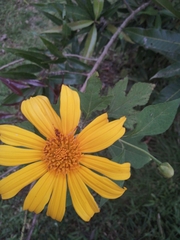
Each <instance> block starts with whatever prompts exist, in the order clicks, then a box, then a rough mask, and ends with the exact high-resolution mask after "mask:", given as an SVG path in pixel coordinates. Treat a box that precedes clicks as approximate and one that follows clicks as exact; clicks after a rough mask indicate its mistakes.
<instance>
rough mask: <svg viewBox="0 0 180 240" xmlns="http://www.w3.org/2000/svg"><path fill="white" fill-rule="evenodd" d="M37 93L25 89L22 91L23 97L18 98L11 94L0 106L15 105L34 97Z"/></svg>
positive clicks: (33, 90) (33, 89) (31, 89)
mask: <svg viewBox="0 0 180 240" xmlns="http://www.w3.org/2000/svg"><path fill="white" fill-rule="evenodd" d="M36 91H37V89H36V88H34V87H32V88H27V89H22V92H23V95H21V96H19V95H16V94H14V93H11V94H10V95H8V97H6V98H5V99H4V100H3V101H2V105H15V104H17V103H20V102H21V101H23V100H24V99H26V98H29V97H30V96H32V95H34V94H35V92H36Z"/></svg>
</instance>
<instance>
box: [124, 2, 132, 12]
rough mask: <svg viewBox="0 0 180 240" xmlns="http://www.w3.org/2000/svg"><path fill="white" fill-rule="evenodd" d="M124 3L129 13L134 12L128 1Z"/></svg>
mask: <svg viewBox="0 0 180 240" xmlns="http://www.w3.org/2000/svg"><path fill="white" fill-rule="evenodd" d="M123 2H124V4H125V5H126V7H127V9H128V11H129V12H130V13H132V12H133V10H132V9H131V7H130V6H129V4H128V3H127V2H126V0H123Z"/></svg>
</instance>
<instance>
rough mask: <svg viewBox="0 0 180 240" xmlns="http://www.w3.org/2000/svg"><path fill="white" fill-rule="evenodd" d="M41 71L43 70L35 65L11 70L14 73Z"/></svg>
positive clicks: (24, 65)
mask: <svg viewBox="0 0 180 240" xmlns="http://www.w3.org/2000/svg"><path fill="white" fill-rule="evenodd" d="M41 70H42V68H41V67H40V66H38V65H35V64H23V65H20V66H18V67H15V68H12V69H11V71H13V72H29V73H37V72H40V71H41ZM0 73H1V72H0Z"/></svg>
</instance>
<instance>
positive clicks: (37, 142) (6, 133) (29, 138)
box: [0, 125, 45, 150]
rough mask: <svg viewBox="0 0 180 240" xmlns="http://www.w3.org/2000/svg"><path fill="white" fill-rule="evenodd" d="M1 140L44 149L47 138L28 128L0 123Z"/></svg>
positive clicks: (14, 144)
mask: <svg viewBox="0 0 180 240" xmlns="http://www.w3.org/2000/svg"><path fill="white" fill-rule="evenodd" d="M0 140H1V141H2V142H4V143H6V144H9V145H13V146H23V147H27V148H33V149H38V150H42V149H43V148H44V145H45V140H44V139H42V138H41V137H39V136H38V135H36V134H35V133H32V132H30V131H28V130H25V129H22V128H20V127H16V126H12V125H0Z"/></svg>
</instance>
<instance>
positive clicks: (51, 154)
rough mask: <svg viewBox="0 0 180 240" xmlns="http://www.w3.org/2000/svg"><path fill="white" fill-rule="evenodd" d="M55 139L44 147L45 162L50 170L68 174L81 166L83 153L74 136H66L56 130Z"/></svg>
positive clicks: (47, 142)
mask: <svg viewBox="0 0 180 240" xmlns="http://www.w3.org/2000/svg"><path fill="white" fill-rule="evenodd" d="M55 135H56V136H55V137H54V138H51V139H48V140H47V141H46V145H45V147H44V152H43V160H44V161H45V162H46V164H47V167H48V170H49V171H51V170H54V171H56V172H58V173H59V172H61V173H64V174H66V173H68V172H69V171H71V170H73V169H75V168H77V167H78V166H79V159H80V157H81V151H80V148H79V143H78V142H77V140H76V138H75V137H74V135H73V134H70V135H67V136H64V135H63V134H61V133H60V132H59V130H57V129H55Z"/></svg>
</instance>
